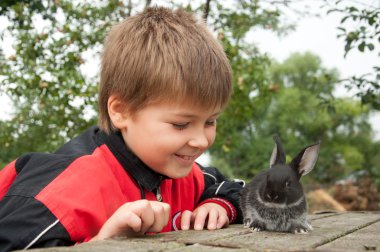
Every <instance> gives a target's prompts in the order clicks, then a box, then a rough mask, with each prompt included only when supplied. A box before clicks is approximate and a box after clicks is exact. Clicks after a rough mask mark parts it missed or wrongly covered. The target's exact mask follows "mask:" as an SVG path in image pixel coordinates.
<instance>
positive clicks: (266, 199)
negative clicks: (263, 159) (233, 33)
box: [240, 136, 320, 233]
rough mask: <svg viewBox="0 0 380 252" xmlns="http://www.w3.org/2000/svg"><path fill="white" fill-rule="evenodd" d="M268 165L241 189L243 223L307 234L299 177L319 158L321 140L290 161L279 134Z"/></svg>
mask: <svg viewBox="0 0 380 252" xmlns="http://www.w3.org/2000/svg"><path fill="white" fill-rule="evenodd" d="M273 139H274V141H275V147H274V149H273V152H272V156H271V158H270V168H269V169H267V170H265V171H262V172H261V173H259V174H258V175H256V176H255V177H254V178H253V180H252V181H251V182H250V183H249V184H247V186H246V187H245V188H244V189H243V190H242V193H241V199H240V207H241V210H242V212H243V218H244V226H245V227H249V228H251V229H252V230H254V231H263V230H268V231H278V232H292V233H307V232H308V231H310V230H312V229H313V228H312V226H311V225H310V223H309V221H308V220H307V202H306V198H305V195H304V192H303V188H302V184H301V183H300V178H301V176H303V175H306V174H307V173H309V172H310V171H311V170H312V169H313V168H314V165H315V163H316V161H317V158H318V153H319V147H320V143H319V142H318V143H316V144H313V145H310V146H308V147H306V148H304V149H303V150H302V151H301V152H300V153H299V154H298V155H297V156H296V157H295V158H294V159H293V160H292V161H291V163H290V164H286V162H285V161H286V160H285V159H286V155H285V150H284V148H283V146H282V144H281V140H280V138H279V137H278V136H274V137H273Z"/></svg>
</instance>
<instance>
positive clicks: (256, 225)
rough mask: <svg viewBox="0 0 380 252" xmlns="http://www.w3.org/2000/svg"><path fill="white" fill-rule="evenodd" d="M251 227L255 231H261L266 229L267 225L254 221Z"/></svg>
mask: <svg viewBox="0 0 380 252" xmlns="http://www.w3.org/2000/svg"><path fill="white" fill-rule="evenodd" d="M249 228H250V229H251V230H252V231H254V232H260V231H264V230H265V226H264V225H263V224H261V223H259V222H255V221H254V222H252V223H251V225H250V226H249Z"/></svg>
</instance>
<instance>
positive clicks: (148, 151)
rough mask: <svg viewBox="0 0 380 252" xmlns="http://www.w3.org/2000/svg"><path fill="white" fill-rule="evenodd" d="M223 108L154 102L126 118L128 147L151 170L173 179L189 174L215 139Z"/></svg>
mask: <svg viewBox="0 0 380 252" xmlns="http://www.w3.org/2000/svg"><path fill="white" fill-rule="evenodd" d="M219 114H220V108H214V109H204V108H197V107H193V106H191V104H189V103H187V104H172V103H164V102H161V103H155V104H154V105H150V106H147V107H145V108H144V109H142V110H139V111H138V112H136V113H134V114H133V116H132V117H131V116H127V117H126V118H125V120H126V121H125V125H126V127H125V128H123V129H121V132H122V135H123V138H124V141H125V143H126V144H127V146H128V147H129V148H130V149H131V150H132V151H133V152H134V153H135V154H136V155H137V156H138V157H139V158H140V159H141V160H142V161H143V162H144V163H145V164H146V165H148V166H149V167H150V168H151V169H153V170H154V171H156V172H158V173H160V174H163V175H166V176H168V177H170V178H182V177H185V176H187V175H188V174H189V172H190V171H191V167H192V165H193V163H194V160H195V159H196V158H198V157H199V156H200V155H201V154H202V153H203V152H204V151H205V150H207V148H209V147H210V146H211V145H212V143H213V142H214V139H215V134H216V119H217V117H218V116H219Z"/></svg>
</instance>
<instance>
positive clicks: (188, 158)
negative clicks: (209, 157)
mask: <svg viewBox="0 0 380 252" xmlns="http://www.w3.org/2000/svg"><path fill="white" fill-rule="evenodd" d="M175 155H176V156H177V157H179V158H182V159H184V160H193V159H195V158H196V156H197V155H192V156H188V155H180V154H175Z"/></svg>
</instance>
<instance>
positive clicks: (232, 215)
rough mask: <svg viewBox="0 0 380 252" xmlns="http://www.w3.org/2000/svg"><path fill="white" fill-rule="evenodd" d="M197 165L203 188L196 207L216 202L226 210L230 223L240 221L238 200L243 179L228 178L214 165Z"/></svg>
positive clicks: (240, 214)
mask: <svg viewBox="0 0 380 252" xmlns="http://www.w3.org/2000/svg"><path fill="white" fill-rule="evenodd" d="M199 167H200V168H201V170H202V172H203V175H204V181H205V190H204V192H203V194H202V195H201V198H200V200H199V203H198V205H197V207H198V206H201V205H203V204H205V203H215V204H218V205H220V206H222V207H223V208H224V209H225V210H226V211H227V215H228V217H229V222H230V223H242V213H241V210H240V206H239V201H240V191H241V189H242V188H243V186H244V184H245V183H244V181H242V180H229V179H227V178H226V177H224V176H223V175H222V174H221V173H220V172H219V171H218V170H217V169H216V168H214V167H202V166H200V165H199Z"/></svg>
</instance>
